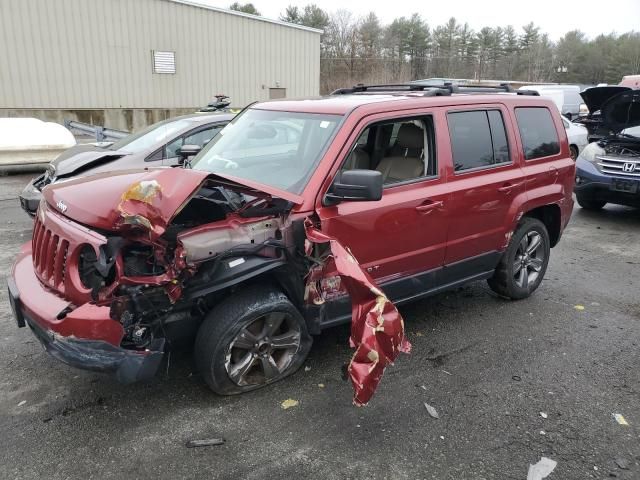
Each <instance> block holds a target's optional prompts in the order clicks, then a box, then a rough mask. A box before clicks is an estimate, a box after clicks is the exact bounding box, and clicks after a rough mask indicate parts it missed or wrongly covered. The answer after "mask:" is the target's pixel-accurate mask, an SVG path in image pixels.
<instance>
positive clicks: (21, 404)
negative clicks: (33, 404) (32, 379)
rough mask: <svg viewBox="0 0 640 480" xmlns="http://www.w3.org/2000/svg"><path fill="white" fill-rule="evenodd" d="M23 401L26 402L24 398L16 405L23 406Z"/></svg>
mask: <svg viewBox="0 0 640 480" xmlns="http://www.w3.org/2000/svg"><path fill="white" fill-rule="evenodd" d="M25 403H27V401H26V400H22V401H21V402H20V403H19V404H18V406H19V407H21V406H23V405H24V404H25Z"/></svg>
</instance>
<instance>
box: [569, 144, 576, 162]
mask: <svg viewBox="0 0 640 480" xmlns="http://www.w3.org/2000/svg"><path fill="white" fill-rule="evenodd" d="M569 152H571V158H572V159H573V161H574V162H575V161H576V160H577V159H578V147H576V146H575V145H569Z"/></svg>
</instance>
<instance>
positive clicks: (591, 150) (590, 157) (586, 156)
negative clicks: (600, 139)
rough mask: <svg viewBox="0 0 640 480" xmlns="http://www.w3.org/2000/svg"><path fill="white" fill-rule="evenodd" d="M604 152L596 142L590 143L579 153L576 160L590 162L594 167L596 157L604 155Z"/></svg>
mask: <svg viewBox="0 0 640 480" xmlns="http://www.w3.org/2000/svg"><path fill="white" fill-rule="evenodd" d="M604 154H605V151H604V148H602V147H601V146H600V145H598V143H597V142H593V143H590V144H589V145H587V146H586V147H584V149H583V150H582V152H581V153H580V155H579V156H578V160H580V159H582V160H586V161H587V162H591V163H593V164H594V165H595V164H596V163H597V158H596V157H597V156H599V155H604Z"/></svg>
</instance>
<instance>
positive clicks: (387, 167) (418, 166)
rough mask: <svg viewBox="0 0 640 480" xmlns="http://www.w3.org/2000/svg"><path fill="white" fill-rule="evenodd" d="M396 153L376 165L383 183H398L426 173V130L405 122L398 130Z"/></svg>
mask: <svg viewBox="0 0 640 480" xmlns="http://www.w3.org/2000/svg"><path fill="white" fill-rule="evenodd" d="M394 150H395V152H394V153H395V154H394V155H393V156H390V157H384V158H383V159H382V160H380V163H379V164H378V166H377V167H376V170H378V171H379V172H381V173H382V182H383V183H396V182H403V181H406V180H411V179H412V178H418V177H421V176H423V175H424V160H423V152H424V130H422V129H421V128H420V127H417V126H415V125H413V124H409V123H405V124H403V125H402V126H401V127H400V129H399V130H398V138H397V139H396V146H395V148H394Z"/></svg>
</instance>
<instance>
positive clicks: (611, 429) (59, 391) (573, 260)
mask: <svg viewBox="0 0 640 480" xmlns="http://www.w3.org/2000/svg"><path fill="white" fill-rule="evenodd" d="M28 178H29V177H28V176H24V175H23V176H8V177H0V212H1V214H0V215H1V221H0V271H1V272H2V274H3V275H2V276H4V275H6V274H8V272H9V268H10V265H11V262H12V260H13V258H14V257H15V255H16V253H17V252H18V250H19V248H20V245H21V244H22V243H24V242H26V241H28V240H29V239H30V235H31V223H32V222H31V220H30V219H29V218H28V217H27V216H26V215H25V214H23V212H22V211H21V210H20V207H19V205H18V203H17V200H16V199H15V196H16V194H17V193H18V192H19V191H20V189H21V188H22V187H23V186H24V184H25V183H26V182H27V180H28ZM87 201H96V200H95V199H87ZM639 234H640V211H638V210H633V209H629V208H624V207H615V206H608V207H607V208H605V210H603V211H602V212H600V213H590V212H586V211H584V210H581V209H580V208H579V207H578V206H576V208H575V211H574V214H573V218H572V220H571V223H570V225H569V227H568V229H567V230H566V232H565V234H564V237H563V238H562V240H561V242H560V244H559V245H558V246H557V247H556V248H554V249H553V250H552V255H551V261H550V265H549V270H548V271H547V274H546V278H545V280H544V282H543V284H542V286H541V287H540V289H539V290H538V291H537V292H536V293H535V294H534V295H533V296H532V297H531V298H529V299H527V300H522V301H517V302H516V301H507V300H503V299H500V298H498V297H496V295H494V294H493V293H492V292H491V291H490V290H489V288H488V287H487V285H486V284H485V283H484V282H479V283H475V284H471V285H469V286H468V287H464V288H462V289H459V290H456V291H454V292H449V293H446V294H441V295H438V296H435V297H432V298H430V299H427V300H424V301H420V302H418V303H415V304H412V305H409V306H406V307H404V308H402V309H401V312H402V314H403V315H404V317H405V321H406V328H407V331H408V336H409V339H410V341H411V342H412V344H413V351H412V353H411V354H410V355H402V356H401V357H399V358H398V360H397V361H396V364H395V365H394V366H393V367H390V368H389V369H388V370H387V372H386V374H385V377H384V378H383V380H382V382H381V384H380V387H379V389H378V392H377V393H376V395H375V396H374V398H373V400H372V401H371V403H370V404H369V405H368V406H367V407H364V408H357V407H354V406H353V405H352V404H351V396H352V390H351V385H350V384H349V383H348V382H345V381H343V380H342V378H341V368H342V366H343V365H344V364H345V363H346V362H348V360H349V357H350V352H351V351H350V349H349V347H348V342H347V341H348V334H349V330H348V328H347V327H341V328H335V329H331V330H328V331H326V332H325V333H324V334H323V335H322V336H321V337H317V338H316V340H315V343H314V346H313V349H312V351H311V354H310V356H309V359H308V360H307V362H306V364H305V367H304V368H303V369H301V370H300V371H299V372H298V373H297V374H295V375H294V376H292V377H290V378H288V379H285V380H284V381H282V382H279V383H277V384H275V385H273V386H271V387H269V388H266V389H262V390H259V391H256V392H253V393H249V394H245V395H241V396H235V397H218V396H216V395H214V394H213V393H211V392H210V391H209V390H208V389H207V388H206V386H205V384H204V382H203V381H202V379H201V377H200V376H199V375H198V373H197V372H196V370H195V367H194V365H193V363H192V360H191V357H190V355H188V354H182V355H174V356H173V357H172V358H171V359H170V362H169V364H168V367H167V368H166V369H163V372H162V373H161V374H159V375H158V377H157V379H155V380H154V381H152V382H150V383H146V384H135V385H129V386H123V385H120V384H118V383H117V382H116V381H115V380H113V379H111V378H109V377H106V376H103V375H101V374H96V373H90V372H85V371H80V370H75V369H73V368H71V367H68V366H65V365H63V364H60V363H59V362H57V361H56V360H54V359H52V358H50V357H49V356H48V355H47V354H46V353H45V352H44V351H43V350H42V348H41V347H40V345H39V344H38V342H37V341H36V339H35V337H34V336H33V335H32V334H31V332H30V331H29V330H28V329H17V328H16V325H15V322H14V320H13V318H12V315H11V312H10V308H9V303H8V298H7V293H6V281H5V280H4V279H1V280H0V284H1V287H2V289H1V290H0V432H2V434H1V435H0V478H3V479H5V478H6V479H12V478H16V479H32V478H33V479H36V478H48V479H75V478H82V479H92V478H95V479H118V480H119V479H122V478H127V479H135V478H193V479H200V478H209V479H213V478H216V479H217V478H221V479H226V478H233V479H238V478H246V479H272V478H318V479H378V478H380V479H387V478H388V479H421V478H422V479H456V480H459V479H474V480H475V479H523V480H524V479H526V478H527V471H528V468H529V465H530V464H534V463H536V462H538V461H539V460H540V459H541V458H542V457H547V458H550V459H552V460H554V461H556V462H557V466H556V468H555V470H554V471H553V473H551V474H550V476H549V477H547V478H548V479H550V480H553V479H576V480H578V479H579V480H583V479H590V478H601V479H604V478H621V479H638V478H640V436H639V434H640V369H639V366H640V357H639V356H638V348H639V344H640V293H639V291H638V286H639V285H640V243H639V242H638V236H639ZM287 400H295V401H297V402H298V404H297V405H296V406H293V407H290V408H288V409H283V408H282V404H283V402H285V401H287ZM289 403H295V402H289ZM425 403H428V404H429V405H431V406H433V407H434V408H435V409H436V410H437V412H438V415H439V418H433V417H432V416H431V415H430V414H429V412H428V411H427V409H426V408H425V405H424V404H425ZM613 414H620V415H622V416H623V417H624V419H625V420H626V423H627V424H628V425H622V424H620V423H618V421H617V420H616V419H615V418H614V416H613ZM212 438H215V439H220V438H222V439H224V440H225V443H224V444H222V445H215V446H209V447H201V448H187V447H186V446H185V443H186V442H187V441H189V440H194V439H195V440H201V439H212Z"/></svg>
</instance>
